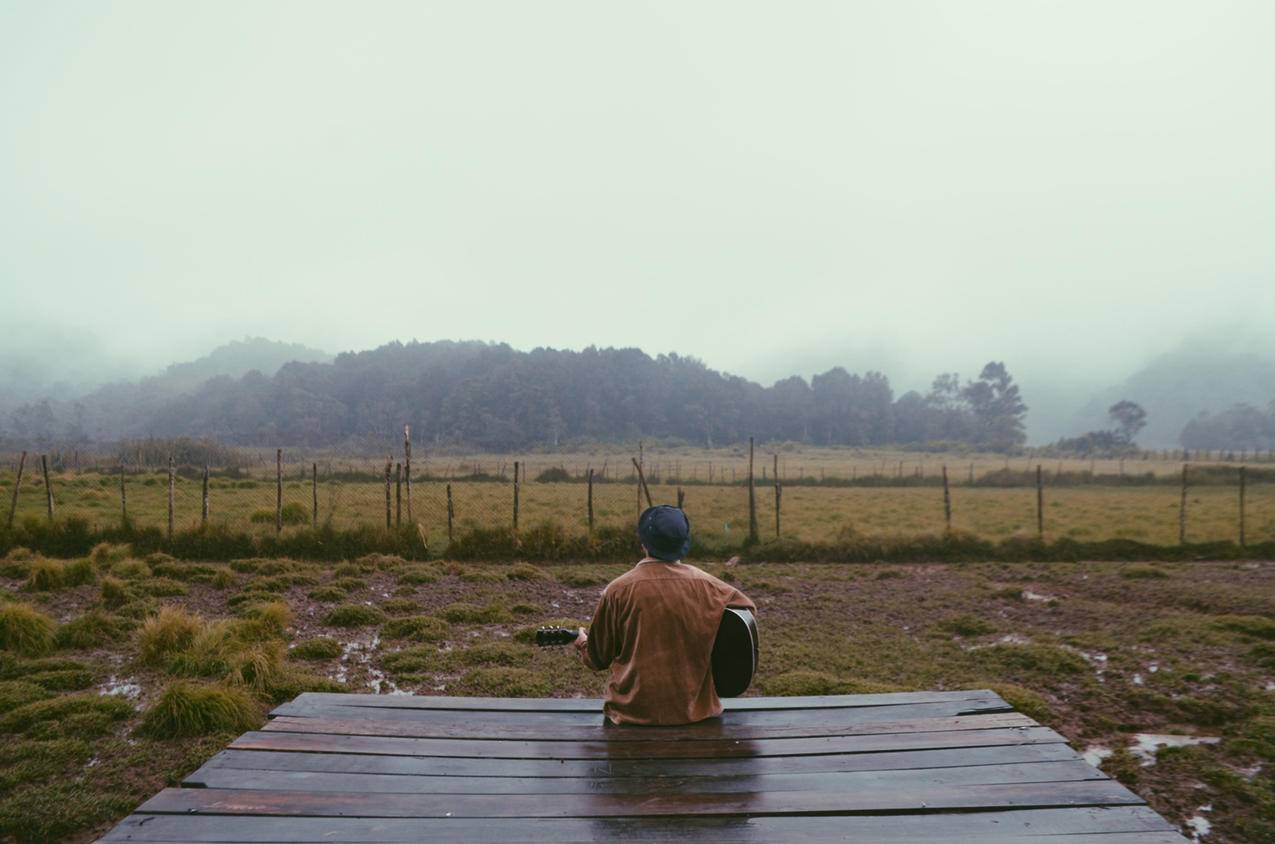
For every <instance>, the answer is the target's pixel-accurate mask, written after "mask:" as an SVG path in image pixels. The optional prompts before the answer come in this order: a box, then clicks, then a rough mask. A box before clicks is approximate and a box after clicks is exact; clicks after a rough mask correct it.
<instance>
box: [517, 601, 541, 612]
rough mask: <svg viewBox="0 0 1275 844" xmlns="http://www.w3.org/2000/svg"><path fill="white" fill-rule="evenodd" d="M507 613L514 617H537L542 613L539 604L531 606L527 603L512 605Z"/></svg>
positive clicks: (531, 604)
mask: <svg viewBox="0 0 1275 844" xmlns="http://www.w3.org/2000/svg"><path fill="white" fill-rule="evenodd" d="M509 611H510V612H511V613H513V614H514V615H539V614H540V613H541V612H542V610H541V608H540V605H539V604H533V603H530V602H529V601H522V602H519V603H517V604H514V605H513V606H512V607H510V608H509Z"/></svg>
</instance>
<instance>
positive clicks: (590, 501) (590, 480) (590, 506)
mask: <svg viewBox="0 0 1275 844" xmlns="http://www.w3.org/2000/svg"><path fill="white" fill-rule="evenodd" d="M587 483H588V485H589V497H588V505H587V508H588V514H589V533H593V469H592V467H590V469H589V475H588V481H587Z"/></svg>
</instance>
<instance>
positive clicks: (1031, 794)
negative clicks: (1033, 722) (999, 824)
mask: <svg viewBox="0 0 1275 844" xmlns="http://www.w3.org/2000/svg"><path fill="white" fill-rule="evenodd" d="M1141 802H1142V798H1140V797H1138V795H1136V794H1134V793H1133V792H1131V791H1129V790H1128V789H1127V788H1125V787H1124V786H1122V785H1120V784H1119V783H1117V782H1116V781H1114V780H1091V781H1083V782H1048V783H1022V784H1020V783H1014V784H989V785H978V784H975V785H944V784H939V785H929V786H924V787H918V788H916V789H911V790H908V791H907V792H900V791H898V790H896V789H892V788H875V787H874V788H870V789H861V790H858V791H853V792H835V793H830V792H823V791H779V792H750V793H742V794H731V793H726V794H717V793H706V794H559V795H557V796H556V797H555V798H554V799H553V800H546V799H544V797H543V796H542V795H536V794H499V795H486V794H480V795H470V794H358V793H350V792H339V791H323V792H309V791H270V790H253V789H223V788H166V789H164V790H163V791H161V792H160V793H159V794H157V795H155V796H154V797H152V798H151V799H150V800H148V801H146V802H145V803H144V804H142V806H141V808H139V809H138V811H139V812H143V813H149V814H174V813H179V814H188V813H190V814H195V813H206V814H218V815H228V814H229V815H234V814H258V815H296V816H309V817H323V816H336V817H375V818H395V817H399V818H443V817H447V818H451V817H457V818H537V817H540V818H588V817H610V816H615V815H626V816H643V815H686V814H695V815H777V814H793V813H799V812H800V813H809V812H820V813H830V812H836V813H840V814H851V813H863V812H877V813H879V812H922V811H942V810H961V811H970V810H980V809H981V810H987V809H1007V808H1027V807H1031V808H1053V807H1064V806H1118V805H1135V804H1138V803H1141Z"/></svg>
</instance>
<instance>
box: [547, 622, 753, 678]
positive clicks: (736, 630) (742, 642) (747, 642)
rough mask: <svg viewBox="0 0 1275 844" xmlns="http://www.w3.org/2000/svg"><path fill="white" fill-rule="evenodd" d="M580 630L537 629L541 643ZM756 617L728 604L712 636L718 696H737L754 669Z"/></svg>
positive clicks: (567, 640) (558, 641) (563, 639)
mask: <svg viewBox="0 0 1275 844" xmlns="http://www.w3.org/2000/svg"><path fill="white" fill-rule="evenodd" d="M579 636H580V632H579V631H578V630H572V629H571V628H569V627H542V628H540V629H539V630H537V631H536V644H537V645H540V646H541V647H549V646H552V645H569V644H571V643H572V642H574V641H575V640H576V639H577V638H579ZM758 652H759V651H758V641H757V619H756V618H755V617H754V616H753V614H752V613H751V612H749V611H748V610H741V609H736V608H735V607H727V608H726V610H725V612H723V613H722V621H721V624H719V625H717V638H716V639H714V640H713V657H712V664H713V685H714V686H715V687H716V688H717V695H718V697H739V696H740V695H742V694H743V693H744V692H745V691H747V690H748V686H749V685H750V684H751V683H752V682H753V675H754V674H755V673H757V655H758Z"/></svg>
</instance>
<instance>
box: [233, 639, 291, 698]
mask: <svg viewBox="0 0 1275 844" xmlns="http://www.w3.org/2000/svg"><path fill="white" fill-rule="evenodd" d="M237 644H238V645H239V646H238V647H237V648H233V649H230V651H229V653H228V654H227V659H226V665H227V670H226V680H227V681H228V682H230V683H232V684H234V685H237V686H247V687H248V688H250V689H252V690H253V691H254V692H256V693H258V694H260V695H264V696H270V693H271V690H272V689H274V688H275V687H276V686H277V685H279V683H280V682H281V681H282V680H283V677H284V674H285V673H286V672H285V670H284V667H283V660H284V657H285V655H286V652H285V650H284V646H283V643H282V642H280V641H277V640H268V641H256V642H242V641H241V642H238V643H237Z"/></svg>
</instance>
